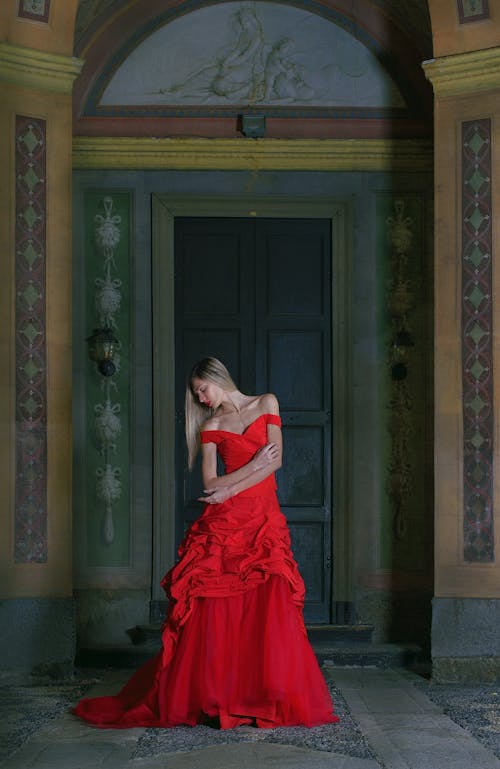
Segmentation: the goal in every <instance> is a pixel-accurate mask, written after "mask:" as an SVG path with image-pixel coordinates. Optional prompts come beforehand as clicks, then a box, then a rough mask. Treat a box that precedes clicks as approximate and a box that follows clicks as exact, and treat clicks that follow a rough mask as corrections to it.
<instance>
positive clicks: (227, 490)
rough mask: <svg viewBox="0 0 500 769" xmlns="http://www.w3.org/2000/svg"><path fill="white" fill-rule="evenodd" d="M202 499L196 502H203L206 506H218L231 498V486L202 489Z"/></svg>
mask: <svg viewBox="0 0 500 769" xmlns="http://www.w3.org/2000/svg"><path fill="white" fill-rule="evenodd" d="M203 493H204V494H205V495H206V496H204V497H198V502H205V503H206V504H207V505H220V504H221V502H225V501H226V500H227V499H230V497H232V496H233V495H232V493H231V486H215V487H214V488H212V489H203Z"/></svg>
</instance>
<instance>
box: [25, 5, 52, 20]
mask: <svg viewBox="0 0 500 769" xmlns="http://www.w3.org/2000/svg"><path fill="white" fill-rule="evenodd" d="M49 10H50V0H19V10H18V16H19V17H20V18H22V19H34V20H35V21H45V22H47V21H48V20H49Z"/></svg>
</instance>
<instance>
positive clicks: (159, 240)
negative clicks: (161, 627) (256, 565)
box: [151, 193, 353, 622]
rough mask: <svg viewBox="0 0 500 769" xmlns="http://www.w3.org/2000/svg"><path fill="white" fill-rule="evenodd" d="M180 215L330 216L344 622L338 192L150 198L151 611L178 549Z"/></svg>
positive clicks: (347, 577)
mask: <svg viewBox="0 0 500 769" xmlns="http://www.w3.org/2000/svg"><path fill="white" fill-rule="evenodd" d="M178 216H203V217H225V218H228V217H231V216H234V217H240V218H244V217H251V218H256V217H259V218H283V219H284V218H289V219H301V218H304V219H312V218H317V219H329V220H330V222H331V244H332V251H331V260H332V261H331V275H332V355H331V360H332V386H333V399H332V406H333V418H332V425H333V429H332V479H333V488H332V543H331V552H332V555H333V569H332V570H331V574H332V580H333V584H332V586H331V587H332V589H331V596H332V599H331V600H332V606H331V607H330V614H331V617H332V620H333V621H340V622H343V621H345V618H344V616H343V615H344V612H343V607H345V606H347V605H350V604H351V603H352V587H353V581H352V571H353V553H352V544H353V532H352V513H351V499H352V490H351V435H352V415H351V411H352V410H351V392H352V377H351V359H352V341H351V295H352V294H351V287H352V277H351V264H352V258H351V257H352V232H353V224H352V221H353V219H352V211H351V207H350V203H349V202H348V201H346V200H342V199H339V198H333V197H319V196H309V197H307V196H306V197H295V196H294V197H287V196H274V195H273V196H270V195H269V196H266V195H262V196H251V195H234V194H233V195H231V196H230V195H203V196H180V195H169V194H161V193H160V194H153V196H152V282H153V285H152V310H153V415H154V418H153V424H154V426H155V428H156V426H161V427H158V428H157V429H154V435H153V555H152V557H153V568H152V577H153V592H152V607H151V616H152V619H153V620H157V619H158V615H159V612H158V610H157V607H158V605H159V604H163V603H164V600H165V596H164V594H163V591H162V590H161V588H160V580H161V578H162V577H163V575H164V574H165V572H166V571H167V570H168V569H169V568H170V567H171V566H172V565H173V564H174V562H175V558H176V553H175V422H176V418H177V417H176V411H175V387H174V381H175V380H174V376H175V375H174V374H173V372H174V371H175V346H174V331H175V328H174V296H175V295H174V222H175V217H178Z"/></svg>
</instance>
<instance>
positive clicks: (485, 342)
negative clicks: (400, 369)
mask: <svg viewBox="0 0 500 769" xmlns="http://www.w3.org/2000/svg"><path fill="white" fill-rule="evenodd" d="M491 178H492V167H491V121H490V119H489V118H485V119H483V120H472V121H469V122H466V123H463V124H462V393H463V430H464V472H463V478H464V523H463V535H464V559H465V560H466V561H471V562H487V561H492V560H493V558H494V539H493V434H494V413H493V402H494V401H493V398H494V390H493V325H492V323H493V320H492V319H493V307H492V304H493V299H492V297H493V283H492V257H491V254H492V227H491V219H492V213H493V212H492V203H491Z"/></svg>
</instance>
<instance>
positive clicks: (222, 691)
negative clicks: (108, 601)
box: [73, 358, 338, 729]
mask: <svg viewBox="0 0 500 769" xmlns="http://www.w3.org/2000/svg"><path fill="white" fill-rule="evenodd" d="M280 425H281V422H280V417H279V409H278V402H277V400H276V398H275V396H274V395H270V394H266V395H260V396H250V395H244V394H243V393H242V392H240V391H239V390H238V389H237V387H236V385H235V384H234V382H233V381H232V379H231V377H230V375H229V372H228V371H227V369H226V368H225V366H224V365H223V364H222V363H221V362H220V361H218V360H217V359H216V358H205V359H204V360H202V361H200V362H199V363H197V364H196V365H195V366H194V368H193V370H192V372H191V375H190V377H189V381H188V385H187V389H186V439H187V445H188V453H189V466H190V468H192V466H193V463H194V460H195V457H196V455H197V453H198V451H199V449H200V445H201V451H202V473H203V485H204V496H203V497H202V498H201V499H202V500H203V502H204V503H205V508H204V510H203V512H202V514H201V516H200V518H199V519H198V520H197V521H195V523H193V524H192V526H191V527H190V528H189V529H188V531H187V534H186V536H185V538H184V541H183V542H182V544H181V546H180V548H179V561H178V563H177V564H176V565H175V566H174V567H173V568H172V569H171V570H170V571H169V572H168V573H167V574H166V576H165V577H164V578H163V580H162V586H163V588H164V589H165V592H166V594H167V596H168V598H169V610H168V614H167V618H166V620H165V623H164V625H163V629H162V649H161V651H160V652H159V653H158V654H157V655H156V657H154V658H153V659H152V660H150V661H149V662H147V663H146V664H145V665H143V666H142V667H141V668H140V669H139V670H138V671H137V672H136V673H135V674H134V675H133V676H132V678H131V679H130V680H129V682H128V683H127V684H126V685H125V686H124V688H123V689H122V690H121V692H119V694H118V695H117V696H114V697H97V698H93V699H86V700H82V701H81V702H80V703H78V705H77V706H76V708H75V709H74V711H73V712H75V713H76V714H77V715H79V716H81V717H82V718H84V719H85V720H87V721H89V722H90V723H93V724H95V725H96V726H103V727H133V726H163V727H165V726H176V725H180V724H188V725H193V726H194V725H195V724H203V723H204V724H207V723H208V724H212V725H216V726H219V727H220V728H221V729H229V728H232V727H235V726H240V725H242V724H251V725H255V726H258V727H264V728H272V727H276V726H291V725H296V724H303V725H306V726H314V725H316V724H324V723H333V722H336V721H338V718H337V717H336V716H335V715H333V711H332V703H331V699H330V695H329V692H328V689H327V687H326V684H325V681H324V679H323V677H322V675H321V671H320V669H319V666H318V663H317V661H316V658H315V656H314V653H313V651H312V649H311V646H310V644H309V641H308V639H307V635H306V630H305V627H304V621H303V618H302V607H303V603H304V584H303V581H302V578H301V576H300V574H299V572H298V569H297V564H296V563H295V561H294V559H293V556H292V552H291V550H290V536H289V532H288V528H287V525H286V520H285V518H284V516H283V514H282V513H281V511H280V508H279V505H278V501H277V497H276V482H275V478H274V473H275V471H276V470H277V469H278V468H279V467H280V466H281V451H282V440H281V429H280ZM217 453H219V455H220V456H221V458H222V460H223V461H224V464H225V474H224V475H221V476H218V475H217Z"/></svg>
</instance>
